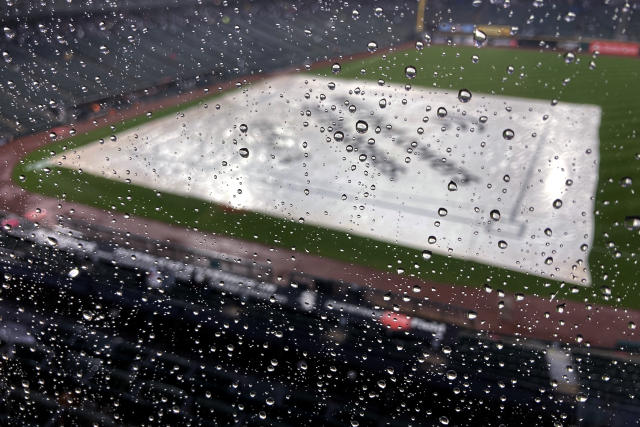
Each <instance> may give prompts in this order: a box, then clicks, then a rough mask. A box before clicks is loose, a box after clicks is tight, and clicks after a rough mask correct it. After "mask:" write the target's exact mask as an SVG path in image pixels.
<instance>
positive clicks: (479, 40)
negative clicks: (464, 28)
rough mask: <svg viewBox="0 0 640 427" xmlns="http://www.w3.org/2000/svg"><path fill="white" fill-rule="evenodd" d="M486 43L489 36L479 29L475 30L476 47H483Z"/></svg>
mask: <svg viewBox="0 0 640 427" xmlns="http://www.w3.org/2000/svg"><path fill="white" fill-rule="evenodd" d="M486 41H487V35H486V34H485V33H484V32H483V31H481V30H479V29H477V28H476V29H474V30H473V44H474V46H475V47H481V46H482V45H483V44H484V43H485V42H486Z"/></svg>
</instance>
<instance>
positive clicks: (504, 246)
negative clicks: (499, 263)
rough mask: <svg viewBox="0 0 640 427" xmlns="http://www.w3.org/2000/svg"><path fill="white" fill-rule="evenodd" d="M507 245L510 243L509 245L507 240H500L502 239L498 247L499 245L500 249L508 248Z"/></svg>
mask: <svg viewBox="0 0 640 427" xmlns="http://www.w3.org/2000/svg"><path fill="white" fill-rule="evenodd" d="M507 246H508V245H507V242H505V241H504V240H500V241H499V242H498V247H499V248H500V249H507Z"/></svg>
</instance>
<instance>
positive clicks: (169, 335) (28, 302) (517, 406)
mask: <svg viewBox="0 0 640 427" xmlns="http://www.w3.org/2000/svg"><path fill="white" fill-rule="evenodd" d="M69 231H71V230H69V229H67V230H65V231H64V232H61V230H47V229H42V228H40V227H35V228H34V225H32V224H29V223H26V222H25V223H23V224H22V225H21V227H20V228H16V229H11V230H8V231H5V233H4V234H3V235H2V236H1V239H2V247H3V249H2V251H1V253H0V257H1V260H0V262H1V263H2V265H3V269H4V271H5V273H4V278H3V280H2V288H3V293H2V294H3V301H2V303H1V304H0V313H1V316H2V319H3V325H2V328H0V334H1V335H0V343H1V345H0V353H1V354H2V358H3V364H4V366H5V367H6V368H5V369H6V370H7V371H6V372H7V375H5V376H4V377H3V378H2V380H1V381H0V387H1V389H2V393H3V397H4V398H3V403H2V405H0V409H1V410H0V412H2V414H3V415H2V416H3V420H4V422H6V423H9V424H16V423H20V424H23V423H27V424H31V423H37V424H47V423H52V424H60V423H74V424H75V423H81V424H82V423H98V424H100V425H121V424H127V425H133V424H144V423H155V422H160V423H163V424H164V423H171V424H175V423H179V424H182V423H190V422H198V424H201V423H202V420H204V419H207V420H208V421H207V422H205V423H204V424H203V425H219V424H234V423H236V424H237V423H240V424H244V423H251V424H269V425H273V424H278V425H297V424H299V423H300V422H301V421H302V420H309V419H310V420H317V422H319V423H328V425H342V424H343V423H345V422H349V420H352V419H359V420H360V421H359V422H360V423H361V425H387V424H389V423H390V424H391V425H403V424H406V423H412V422H417V419H418V418H419V419H420V422H419V423H420V424H422V423H425V422H429V420H432V422H436V420H438V419H440V418H441V417H442V416H448V417H449V418H450V421H451V422H456V420H457V417H456V416H451V412H449V411H450V410H451V407H452V405H454V403H453V402H455V400H457V397H454V396H455V395H456V394H459V393H462V395H463V396H464V399H465V402H467V403H466V404H467V405H470V407H471V408H473V411H474V416H473V417H472V418H471V420H472V421H473V420H477V422H486V420H489V419H491V420H494V421H498V422H506V423H512V422H516V420H522V419H527V420H529V421H528V422H531V423H547V422H551V421H552V420H553V419H556V418H561V419H564V420H565V421H566V422H571V421H572V420H574V421H575V420H577V419H578V418H580V417H581V416H582V415H583V414H584V413H588V412H589V406H588V405H584V404H583V403H582V402H581V400H580V396H581V393H582V391H581V390H589V393H591V394H592V396H591V397H593V398H594V399H598V400H599V401H601V402H603V403H602V406H601V409H600V411H603V412H601V413H600V414H599V417H600V418H599V419H616V420H617V422H618V423H620V425H622V424H623V423H624V422H626V421H629V420H632V419H634V417H635V416H637V414H636V411H637V410H636V408H635V407H634V405H633V403H632V399H633V397H632V396H629V395H628V393H629V392H630V391H631V390H635V385H634V384H635V379H634V378H635V374H636V373H637V372H640V365H638V364H637V363H635V362H632V361H629V360H621V359H618V358H617V357H616V355H615V353H612V352H607V351H602V350H591V351H588V350H586V349H584V348H579V347H576V348H575V349H573V350H572V349H571V348H570V347H566V346H564V347H563V348H560V347H558V346H557V344H554V343H553V342H550V341H549V342H543V341H537V340H529V341H527V342H521V341H520V340H518V339H513V338H512V337H508V336H503V337H497V336H487V335H486V334H479V333H476V332H474V331H473V330H470V329H466V328H456V327H451V326H447V325H446V324H443V323H439V322H438V321H434V320H431V319H428V318H424V319H419V318H417V317H415V318H414V320H413V326H412V327H411V328H409V329H405V328H400V327H399V326H398V325H397V324H394V322H393V321H391V322H388V321H385V316H399V318H400V317H402V316H404V315H405V314H404V313H403V312H402V311H404V310H406V308H401V310H400V311H393V310H391V311H390V312H383V310H381V307H379V306H375V305H371V304H370V303H367V302H366V301H367V300H371V299H375V296H374V295H373V294H375V292H376V291H375V290H374V289H367V288H362V287H359V286H358V285H355V284H347V283H339V282H335V283H331V282H328V281H326V280H324V281H323V280H321V279H313V278H305V277H293V276H292V279H294V280H295V282H294V281H292V280H288V281H287V282H288V283H283V284H279V285H276V284H275V283H271V281H270V280H268V278H269V272H268V268H267V267H266V266H262V265H256V264H249V265H237V264H235V263H230V262H229V261H228V260H225V259H221V258H212V257H211V256H210V255H206V254H203V253H189V252H188V250H187V249H185V248H180V247H172V246H171V245H167V244H166V243H161V242H155V243H153V242H149V240H148V239H146V238H141V237H140V236H135V235H130V236H127V239H129V240H130V241H131V243H132V245H131V247H130V248H127V249H126V250H125V248H122V247H121V246H120V245H119V244H117V243H115V242H116V241H118V240H119V238H120V237H121V236H116V235H113V234H112V235H111V239H104V237H106V236H107V234H108V231H107V230H100V229H98V230H94V229H93V228H92V227H90V226H88V225H84V226H81V228H79V229H76V230H72V231H73V236H75V237H68V236H70V234H69V233H68V232H69ZM65 234H66V236H67V237H65ZM89 235H92V236H101V237H102V239H100V240H97V241H92V240H91V239H88V236H89ZM110 242H111V243H110ZM149 243H151V244H149ZM141 245H147V246H146V247H147V249H146V250H144V252H142V253H140V252H137V251H136V250H135V249H136V248H137V249H138V250H143V249H142V246H141ZM94 246H95V247H96V248H98V249H97V250H95V251H94V252H93V253H94V255H93V259H91V260H89V259H88V258H87V256H86V255H84V253H85V252H84V250H81V249H80V248H85V249H86V248H90V247H94ZM127 251H128V252H129V253H137V254H139V256H140V258H138V259H137V260H136V261H133V258H134V257H132V256H131V255H128V256H127V255H126V252H127ZM168 254H170V255H171V256H167V255H168ZM145 256H146V258H142V257H145ZM125 257H126V258H129V260H128V262H126V261H125ZM180 260H182V261H180ZM185 260H188V261H185ZM53 263H55V264H56V265H58V266H67V267H66V268H64V269H60V272H61V274H60V275H59V276H53V275H51V272H50V270H49V269H48V268H47V265H50V264H53ZM158 278H159V279H158ZM379 300H380V301H382V300H383V299H382V298H380V299H379ZM10 301H11V302H10ZM388 313H392V314H388ZM407 314H412V313H410V312H409V313H407ZM417 320H419V321H420V322H422V323H421V324H423V325H426V324H430V325H431V326H430V327H428V328H425V327H422V328H420V327H416V325H418V324H420V323H417V322H416V321H417ZM180 331H189V334H182V333H180ZM409 331H410V332H409ZM592 353H598V355H597V356H596V354H592ZM322 354H326V355H327V357H326V358H325V357H324V356H322ZM551 355H554V357H552V356H551ZM558 355H559V358H558ZM336 357H339V359H340V362H339V363H336V361H335V358H336ZM600 366H604V368H603V369H600V368H599V367H600ZM567 367H569V368H570V369H569V370H567ZM558 369H559V370H560V371H561V372H563V373H562V375H561V376H560V377H558V378H555V377H554V373H555V372H558ZM574 369H575V374H572V372H574ZM595 373H597V374H595ZM306 376H309V380H310V381H309V382H306V380H305V379H304V378H303V377H305V378H306ZM312 379H313V380H312ZM452 387H453V388H452ZM389 389H394V390H396V391H395V392H394V393H393V396H396V397H395V398H394V400H389V399H387V398H383V396H386V395H387V393H389ZM456 390H458V391H456ZM452 391H453V393H452ZM596 393H597V395H596ZM632 393H634V392H632ZM507 395H508V398H506V396H507ZM550 398H551V400H550ZM542 400H544V402H542ZM426 402H429V403H426ZM535 402H538V403H539V404H540V405H541V409H540V410H536V409H535V407H534V408H532V407H530V405H532V404H535ZM493 406H495V407H496V408H498V410H497V411H495V410H493V409H491V410H489V409H488V408H491V407H493ZM542 407H545V408H546V409H545V410H544V411H543V410H542ZM359 413H360V414H359ZM444 414H448V415H444ZM468 417H469V415H468V414H465V415H460V422H462V421H463V420H464V421H465V422H468V421H469V418H468ZM611 417H613V418H611ZM586 425H597V423H594V424H589V423H588V422H587V423H586Z"/></svg>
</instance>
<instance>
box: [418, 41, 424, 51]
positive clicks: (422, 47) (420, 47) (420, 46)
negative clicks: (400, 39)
mask: <svg viewBox="0 0 640 427" xmlns="http://www.w3.org/2000/svg"><path fill="white" fill-rule="evenodd" d="M416 49H417V50H422V49H424V43H422V42H421V41H420V40H418V41H417V42H416Z"/></svg>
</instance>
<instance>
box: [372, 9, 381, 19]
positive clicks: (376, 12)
mask: <svg viewBox="0 0 640 427" xmlns="http://www.w3.org/2000/svg"><path fill="white" fill-rule="evenodd" d="M382 13H383V10H382V8H381V7H376V8H375V9H373V14H374V15H375V16H376V18H380V17H382Z"/></svg>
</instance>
